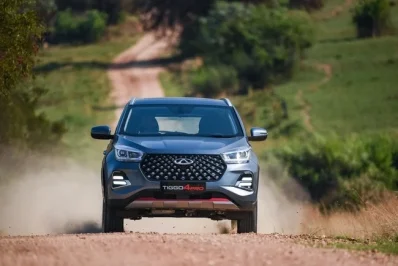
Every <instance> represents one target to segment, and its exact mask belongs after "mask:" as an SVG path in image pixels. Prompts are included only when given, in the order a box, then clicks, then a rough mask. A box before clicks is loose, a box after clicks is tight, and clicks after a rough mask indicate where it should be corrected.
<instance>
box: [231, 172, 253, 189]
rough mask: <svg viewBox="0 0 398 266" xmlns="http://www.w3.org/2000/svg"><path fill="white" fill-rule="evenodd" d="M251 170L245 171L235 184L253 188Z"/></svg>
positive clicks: (240, 186)
mask: <svg viewBox="0 0 398 266" xmlns="http://www.w3.org/2000/svg"><path fill="white" fill-rule="evenodd" d="M252 176H253V175H252V173H251V172H245V173H244V174H242V175H241V176H240V178H239V179H238V181H237V182H236V184H235V186H236V187H239V188H244V189H253V178H252Z"/></svg>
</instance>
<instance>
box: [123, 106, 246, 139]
mask: <svg viewBox="0 0 398 266" xmlns="http://www.w3.org/2000/svg"><path fill="white" fill-rule="evenodd" d="M121 133H122V134H125V135H130V136H161V135H166V136H168V135H169V136H176V135H177V136H180V135H184V136H203V137H206V136H209V137H210V136H211V137H213V136H214V137H234V136H243V133H242V129H241V127H240V124H239V122H238V120H237V117H236V114H235V112H234V110H233V109H232V108H230V107H218V106H203V105H136V106H132V107H130V109H129V110H128V111H127V116H126V118H125V120H124V121H123V123H122V128H121Z"/></svg>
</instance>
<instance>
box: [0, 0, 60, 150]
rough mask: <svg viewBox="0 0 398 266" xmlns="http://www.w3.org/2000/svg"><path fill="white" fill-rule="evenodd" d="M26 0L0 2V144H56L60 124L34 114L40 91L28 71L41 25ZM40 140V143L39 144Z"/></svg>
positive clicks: (37, 48)
mask: <svg viewBox="0 0 398 266" xmlns="http://www.w3.org/2000/svg"><path fill="white" fill-rule="evenodd" d="M35 8H36V7H35V3H34V2H33V1H30V0H6V1H1V2H0V106H1V109H2V110H1V112H0V121H1V126H0V144H1V145H4V144H5V145H7V144H10V143H11V142H12V144H13V146H17V145H20V146H29V147H33V146H36V145H40V144H42V143H43V142H45V141H47V140H48V144H50V145H51V143H53V142H52V140H54V141H58V140H59V138H60V136H61V135H62V134H63V132H64V128H63V126H62V123H58V122H56V123H50V122H49V121H47V120H46V119H45V117H44V116H43V115H42V114H37V101H38V99H39V97H40V96H41V95H42V93H43V92H44V91H43V90H42V89H39V88H36V87H35V86H34V84H33V83H32V68H33V66H34V63H35V55H36V54H37V52H38V50H39V44H40V40H41V35H42V33H43V30H44V28H43V26H42V25H41V24H40V20H39V18H38V16H37V13H36V11H35ZM40 140H41V141H42V142H40Z"/></svg>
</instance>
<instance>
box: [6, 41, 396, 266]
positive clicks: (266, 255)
mask: <svg viewBox="0 0 398 266" xmlns="http://www.w3.org/2000/svg"><path fill="white" fill-rule="evenodd" d="M167 44H168V41H167V40H163V39H157V38H156V37H154V36H153V35H150V34H149V35H146V36H144V37H143V39H141V41H140V42H138V44H137V45H136V46H134V47H132V48H131V49H129V50H127V51H126V52H125V53H123V54H122V55H120V56H119V57H118V58H116V60H115V63H116V64H117V63H123V62H129V61H131V60H136V61H137V60H148V59H151V58H155V57H157V56H159V55H160V54H161V53H164V51H165V50H166V49H167ZM160 71H161V68H159V67H148V65H145V64H144V66H143V67H140V68H138V67H132V68H126V69H122V70H121V69H117V70H116V69H115V70H112V71H110V72H109V76H110V79H111V82H112V85H113V86H114V93H113V95H112V96H113V97H114V100H115V102H116V103H117V104H118V105H123V104H125V103H126V102H127V101H128V100H129V99H130V98H131V97H132V96H138V97H161V96H163V91H162V88H161V86H160V84H159V81H158V78H157V76H158V74H159V72H160ZM119 114H120V110H119V111H118V112H117V115H119ZM261 182H262V183H261V193H260V202H259V210H260V213H259V227H260V228H259V230H260V232H262V233H267V232H272V231H284V232H285V233H289V232H292V233H297V232H299V225H300V223H301V222H302V219H301V218H302V217H300V214H301V212H300V206H296V205H295V204H293V203H292V202H289V201H287V199H286V198H284V197H283V195H282V194H280V193H278V191H277V189H276V188H275V187H273V186H272V183H271V182H270V180H267V179H266V177H264V178H262V179H261ZM97 201H98V202H100V201H99V200H97ZM78 206H79V205H76V208H79V207H78ZM93 208H94V207H93ZM94 209H95V208H94ZM10 214H11V213H10ZM0 219H1V218H0ZM26 223H29V216H26ZM126 231H127V232H126V233H124V234H106V235H105V234H68V235H48V236H13V237H11V236H3V237H0V265H1V266H11V265H12V266H19V265H86V266H90V265H220V266H221V265H398V257H389V256H385V255H382V254H378V253H357V252H348V251H345V250H333V249H320V248H314V247H309V246H305V245H300V244H296V243H295V240H297V239H296V238H297V237H293V236H281V235H267V234H257V235H255V234H247V235H236V234H214V233H216V232H218V227H217V223H215V222H212V221H210V220H196V219H194V220H192V219H144V220H142V221H135V222H127V225H126ZM129 231H134V232H135V233H131V232H130V233H129ZM153 231H156V232H158V233H148V232H153ZM137 232H138V233H137ZM166 232H167V233H169V234H162V233H166ZM173 233H180V234H173ZM181 233H184V234H181ZM186 233H196V234H186Z"/></svg>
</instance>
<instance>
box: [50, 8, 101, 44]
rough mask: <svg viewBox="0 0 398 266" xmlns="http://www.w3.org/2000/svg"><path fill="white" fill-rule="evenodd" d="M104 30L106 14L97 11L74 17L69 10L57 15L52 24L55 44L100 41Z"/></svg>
mask: <svg viewBox="0 0 398 266" xmlns="http://www.w3.org/2000/svg"><path fill="white" fill-rule="evenodd" d="M105 29H106V14H104V13H101V12H99V11H97V10H90V11H87V12H86V13H85V14H84V15H82V16H76V15H74V14H73V13H72V11H71V10H70V9H68V10H66V11H61V12H59V13H58V15H57V18H56V20H55V24H54V36H53V37H54V41H55V42H57V43H92V42H97V41H99V40H100V39H101V37H102V36H103V34H104V33H105Z"/></svg>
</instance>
